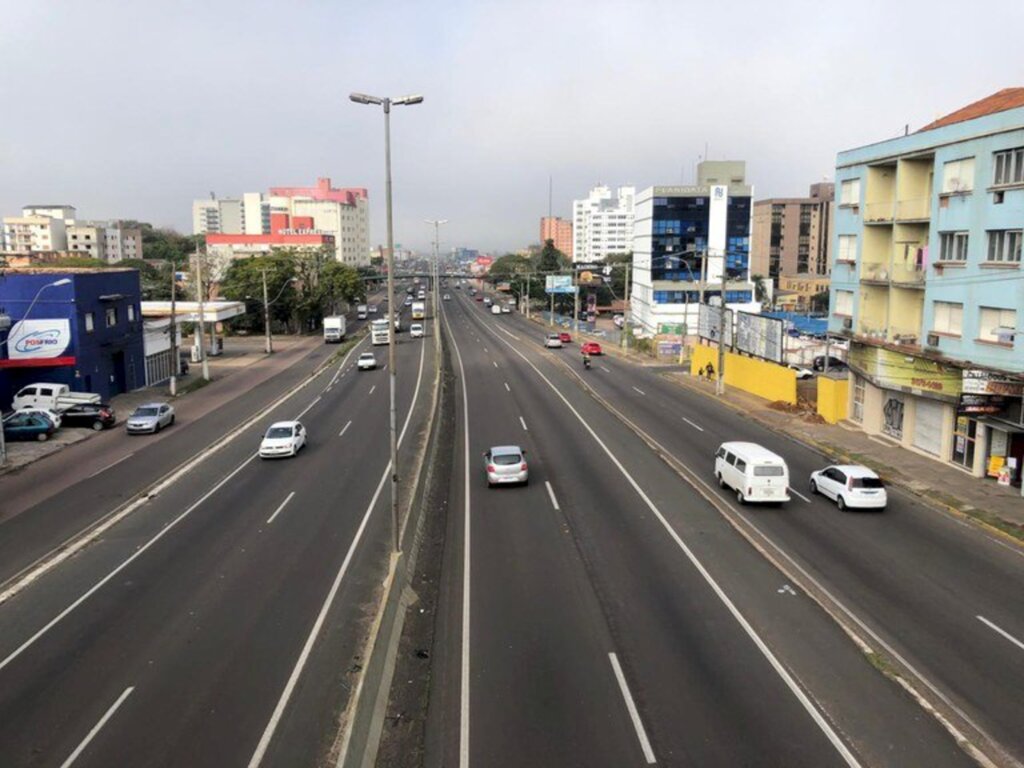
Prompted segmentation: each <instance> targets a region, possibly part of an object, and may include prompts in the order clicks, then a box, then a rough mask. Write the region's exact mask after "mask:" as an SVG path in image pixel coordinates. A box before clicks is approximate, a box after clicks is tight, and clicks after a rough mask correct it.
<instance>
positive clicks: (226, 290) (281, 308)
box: [220, 255, 296, 331]
mask: <svg viewBox="0 0 1024 768" xmlns="http://www.w3.org/2000/svg"><path fill="white" fill-rule="evenodd" d="M264 270H266V274H267V299H268V300H269V301H271V302H273V303H272V304H271V305H270V321H271V326H287V324H288V322H289V320H291V318H292V315H293V314H294V312H295V297H296V292H295V288H294V287H293V285H292V284H291V283H289V281H290V280H291V279H292V278H293V277H295V265H294V263H293V262H292V260H291V259H289V258H286V257H281V256H278V255H272V256H260V257H253V258H251V259H238V260H236V261H233V262H232V263H231V266H229V267H228V270H227V272H226V273H225V275H224V279H223V280H221V283H220V293H221V295H222V296H223V297H224V298H226V299H231V300H232V301H244V302H245V309H246V312H245V314H244V315H241V316H239V317H236V318H234V319H233V320H232V326H233V327H234V328H236V329H238V330H246V331H262V330H263V271H264ZM275 297H277V298H276V299H275Z"/></svg>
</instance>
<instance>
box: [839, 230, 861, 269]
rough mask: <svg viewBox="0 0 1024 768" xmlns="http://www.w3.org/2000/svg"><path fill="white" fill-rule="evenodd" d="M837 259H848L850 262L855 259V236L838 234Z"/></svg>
mask: <svg viewBox="0 0 1024 768" xmlns="http://www.w3.org/2000/svg"><path fill="white" fill-rule="evenodd" d="M839 261H848V262H850V263H851V264H852V263H854V262H856V261H857V236H856V235H840V236H839Z"/></svg>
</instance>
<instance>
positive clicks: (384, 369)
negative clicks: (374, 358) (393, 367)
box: [381, 363, 388, 371]
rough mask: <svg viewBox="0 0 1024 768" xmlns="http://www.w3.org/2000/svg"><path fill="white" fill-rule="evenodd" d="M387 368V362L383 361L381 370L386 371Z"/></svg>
mask: <svg viewBox="0 0 1024 768" xmlns="http://www.w3.org/2000/svg"><path fill="white" fill-rule="evenodd" d="M387 369H388V364H387V363H384V367H383V368H381V370H382V371H386V370H387Z"/></svg>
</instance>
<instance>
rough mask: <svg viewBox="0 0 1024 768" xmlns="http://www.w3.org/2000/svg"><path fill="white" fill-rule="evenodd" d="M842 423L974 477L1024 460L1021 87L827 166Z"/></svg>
mask: <svg viewBox="0 0 1024 768" xmlns="http://www.w3.org/2000/svg"><path fill="white" fill-rule="evenodd" d="M836 183H837V184H838V185H839V196H838V204H837V210H836V222H835V224H836V227H835V228H836V234H835V246H834V249H833V254H834V266H833V270H832V286H831V290H830V296H829V311H830V317H829V330H830V331H831V332H833V333H836V334H842V335H843V336H846V337H848V338H849V339H850V351H849V363H850V368H851V382H850V402H849V416H848V418H849V420H850V421H851V422H853V423H855V424H858V425H860V426H861V428H863V429H864V431H866V432H869V433H872V434H878V435H882V436H885V437H888V438H889V439H891V440H893V441H895V442H897V443H899V444H901V445H903V446H904V447H906V448H909V449H912V450H915V451H918V452H920V453H922V454H925V455H928V456H931V457H933V458H935V459H936V460H938V461H942V462H945V463H948V464H951V465H953V466H956V467H959V468H960V469H963V470H964V471H966V472H969V473H971V474H973V475H975V476H978V477H982V476H991V477H998V476H999V475H1000V474H1002V475H1003V478H1002V479H1003V480H1006V479H1012V481H1013V482H1014V483H1019V482H1020V467H1021V465H1022V463H1024V412H1022V408H1021V394H1022V390H1024V375H1022V374H1024V340H1022V339H1021V338H1020V335H1019V334H1018V332H1017V328H1018V323H1020V321H1021V317H1020V316H1021V314H1022V313H1024V282H1022V281H1021V279H1020V277H1021V274H1022V273H1021V268H1022V267H1021V244H1022V239H1024V236H1022V231H1024V88H1014V89H1007V90H1004V91H1000V92H999V93H996V94H994V95H992V96H989V97H987V98H985V99H982V100H981V101H978V102H975V103H973V104H970V105H968V106H967V107H965V108H963V109H961V110H958V111H957V112H954V113H952V114H950V115H947V116H946V117H944V118H941V119H940V120H937V121H935V122H933V123H930V124H929V125H926V126H925V127H924V128H922V129H920V130H919V131H917V132H916V133H912V134H909V135H907V136H901V137H899V138H896V139H891V140H889V141H883V142H879V143H877V144H870V145H868V146H865V147H860V148H858V149H852V150H848V151H846V152H841V153H840V154H839V156H838V159H837V168H836Z"/></svg>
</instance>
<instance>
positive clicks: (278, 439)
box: [260, 421, 306, 459]
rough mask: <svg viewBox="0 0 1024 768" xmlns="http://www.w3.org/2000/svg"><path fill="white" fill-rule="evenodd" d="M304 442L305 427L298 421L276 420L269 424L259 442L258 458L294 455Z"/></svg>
mask: <svg viewBox="0 0 1024 768" xmlns="http://www.w3.org/2000/svg"><path fill="white" fill-rule="evenodd" d="M305 444H306V428H305V427H304V426H302V423H301V422H298V421H278V422H276V423H275V424H271V425H270V429H268V430H267V434H265V435H264V436H263V441H262V442H261V443H260V458H261V459H273V458H278V457H281V456H295V455H296V454H297V453H298V452H299V451H300V450H301V449H302V447H303V446H304V445H305Z"/></svg>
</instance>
